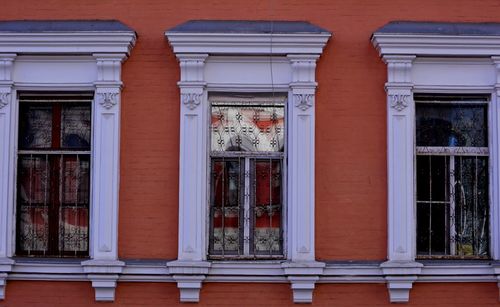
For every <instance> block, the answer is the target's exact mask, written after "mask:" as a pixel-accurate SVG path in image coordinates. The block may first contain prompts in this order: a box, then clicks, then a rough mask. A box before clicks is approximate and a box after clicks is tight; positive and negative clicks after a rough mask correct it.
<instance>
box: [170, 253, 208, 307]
mask: <svg viewBox="0 0 500 307" xmlns="http://www.w3.org/2000/svg"><path fill="white" fill-rule="evenodd" d="M167 267H168V268H169V272H170V274H172V277H173V278H174V279H175V281H176V282H177V288H178V289H179V292H180V295H179V299H180V302H181V303H197V302H199V301H200V290H201V286H202V282H203V281H204V280H205V278H206V275H207V274H208V270H209V269H210V262H207V261H183V260H176V261H171V262H168V263H167Z"/></svg>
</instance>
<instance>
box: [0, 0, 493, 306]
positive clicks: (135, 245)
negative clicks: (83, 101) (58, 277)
mask: <svg viewBox="0 0 500 307" xmlns="http://www.w3.org/2000/svg"><path fill="white" fill-rule="evenodd" d="M499 12H500V2H499V1H498V0H481V1H475V2H471V1H469V0H442V1H435V0H391V1H388V0H370V1H369V0H308V1H304V0H293V1H291V0H290V1H283V0H266V1H262V0H255V1H248V0H205V1H199V0H182V1H173V0H169V1H165V0H141V1H138V0H72V1H67V0H45V1H38V0H15V1H8V0H4V1H2V3H1V9H0V20H18V19H118V20H120V21H122V22H124V23H125V24H127V25H129V26H130V27H132V28H134V29H135V30H136V31H137V33H138V35H139V39H138V42H137V45H136V47H135V48H134V50H133V51H132V55H131V58H130V59H129V60H128V61H127V62H126V63H125V64H124V67H123V81H124V83H125V89H124V91H123V96H122V131H121V146H122V152H121V179H120V180H121V190H120V216H119V255H120V257H121V258H165V259H174V258H176V255H177V216H178V209H177V206H178V180H177V178H178V159H179V153H178V152H179V150H178V148H179V91H178V88H177V85H176V82H177V80H178V78H179V68H178V64H177V62H176V59H175V56H174V55H173V53H172V51H171V49H170V47H169V46H168V43H167V42H166V41H165V40H164V37H163V33H164V31H165V30H166V29H169V28H171V27H173V26H175V25H177V24H180V23H182V22H185V21H187V20H190V19H253V20H267V19H276V20H308V21H310V22H312V23H314V24H316V25H319V26H321V27H323V28H325V29H327V30H329V31H331V32H333V33H334V36H333V38H332V39H331V40H330V42H329V43H328V45H327V47H326V49H325V51H324V54H323V56H322V57H321V59H320V60H319V64H318V68H317V80H318V82H319V89H318V93H317V99H316V102H317V107H316V115H317V118H316V169H317V173H316V255H317V258H318V259H319V260H383V259H385V258H386V235H387V233H386V232H387V226H386V212H387V205H386V197H387V193H386V176H387V173H386V110H385V93H384V89H383V87H384V82H385V79H386V67H385V64H383V63H382V61H381V60H380V59H379V57H378V55H377V53H376V51H375V50H374V48H373V47H372V45H371V43H370V40H369V38H370V35H371V33H372V32H373V31H375V30H376V29H377V28H378V27H380V26H382V25H384V24H385V23H387V22H389V21H392V20H425V21H481V22H484V21H498V20H499V19H498V13H499ZM227 289H231V291H227ZM497 291H498V289H497V288H496V285H495V284H493V283H491V284H417V285H416V286H415V287H414V290H413V291H412V293H411V296H412V299H411V303H410V304H409V305H411V306H429V305H432V304H434V305H436V306H472V305H473V306H489V305H493V304H495V303H496V301H497V295H498V293H497ZM26 293H32V294H33V295H26ZM241 293H246V294H245V295H246V296H245V299H244V300H243V301H241V300H240V299H241ZM361 293H362V295H360V294H361ZM93 295H94V294H93V291H92V289H91V285H90V283H88V282H87V283H77V282H67V283H62V282H51V283H47V282H21V281H9V283H8V288H7V300H6V301H4V302H0V306H14V305H18V306H67V305H72V306H84V305H85V306H86V305H93V304H96V303H94V301H93ZM387 295H388V294H387V291H386V289H385V285H367V284H352V285H319V286H318V288H317V291H316V294H315V301H316V305H335V306H349V305H353V304H355V303H356V304H358V303H359V304H365V305H369V306H378V305H387V304H388V303H387V302H388V297H387ZM116 296H117V301H116V305H124V306H125V305H129V306H137V305H143V306H145V305H144V300H147V301H148V302H149V304H150V305H151V306H156V305H164V306H171V305H174V304H177V302H178V291H177V289H176V287H175V285H174V284H172V283H166V284H161V283H148V284H140V283H137V284H135V283H126V284H123V283H120V284H119V286H118V289H117V293H116ZM201 297H202V303H201V304H200V306H201V305H222V304H223V303H227V305H232V303H234V302H236V300H237V299H238V304H239V305H241V306H243V305H252V306H255V305H256V304H257V303H258V302H263V303H265V304H266V305H278V304H291V291H290V290H289V286H288V285H284V284H279V285H278V284H276V285H262V284H254V285H246V284H206V285H205V286H204V288H203V289H202V295H201ZM263 298H267V299H268V300H264V299H263ZM430 298H432V299H430ZM367 302H370V303H367ZM377 304H378V305H377ZM96 305H97V304H96Z"/></svg>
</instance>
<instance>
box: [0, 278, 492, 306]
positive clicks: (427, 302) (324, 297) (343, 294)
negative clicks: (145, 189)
mask: <svg viewBox="0 0 500 307" xmlns="http://www.w3.org/2000/svg"><path fill="white" fill-rule="evenodd" d="M7 291H8V292H7V299H6V300H5V301H3V302H0V306H1V307H4V306H5V307H10V306H30V307H41V306H46V307H63V306H64V307H65V306H72V307H83V306H108V305H109V306H144V307H146V306H177V305H181V306H186V304H180V303H178V295H179V293H178V291H177V288H176V286H175V284H173V283H119V284H118V288H117V289H116V301H115V302H114V303H113V304H107V303H96V302H95V301H94V299H93V289H92V287H91V285H90V283H88V282H50V283H48V282H35V281H10V282H9V284H8V286H7ZM27 294H29V295H27ZM291 296H292V292H291V291H290V289H289V286H288V285H286V284H238V283H236V284H234V283H233V284H225V283H220V284H219V283H217V284H216V283H208V284H205V285H204V287H203V289H202V290H201V301H200V303H199V304H196V305H192V306H199V307H204V306H242V307H243V306H249V307H250V306H297V305H294V304H293V303H292V297H291ZM497 305H498V288H497V286H496V285H495V284H494V283H487V284H482V283H471V284H463V283H452V284H427V283H419V284H416V285H414V287H413V290H412V292H411V300H410V303H408V304H407V305H405V306H409V307H410V306H421V307H424V306H437V307H447V306H449V307H452V306H453V307H458V306H464V307H470V306H474V307H480V306H497ZM188 306H189V304H188ZM312 306H336V307H342V306H370V307H374V306H394V304H390V303H389V298H388V293H387V290H386V287H385V285H383V284H334V285H332V284H320V285H317V286H316V290H315V295H314V303H313V304H312Z"/></svg>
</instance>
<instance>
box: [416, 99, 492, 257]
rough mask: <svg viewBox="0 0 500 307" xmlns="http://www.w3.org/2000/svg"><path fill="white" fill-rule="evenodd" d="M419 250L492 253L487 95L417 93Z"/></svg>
mask: <svg viewBox="0 0 500 307" xmlns="http://www.w3.org/2000/svg"><path fill="white" fill-rule="evenodd" d="M415 102H416V177H417V178H416V182H417V191H416V206H417V207H416V211H417V256H418V257H419V258H425V257H432V258H436V257H450V258H455V257H459V258H487V257H488V255H489V218H488V216H489V201H488V155H489V151H488V114H487V100H486V98H484V97H467V96H465V97H463V96H462V97H449V96H444V97H443V96H441V97H440V96H416V97H415Z"/></svg>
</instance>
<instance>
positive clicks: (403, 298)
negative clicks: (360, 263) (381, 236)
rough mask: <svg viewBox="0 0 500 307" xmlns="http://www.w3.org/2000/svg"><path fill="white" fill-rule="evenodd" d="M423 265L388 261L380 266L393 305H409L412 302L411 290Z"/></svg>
mask: <svg viewBox="0 0 500 307" xmlns="http://www.w3.org/2000/svg"><path fill="white" fill-rule="evenodd" d="M422 267H423V265H422V264H421V263H418V262H414V261H386V262H384V263H382V264H381V265H380V268H381V269H382V273H383V274H384V277H385V280H386V281H387V289H388V290H389V299H390V301H391V303H407V302H408V301H409V300H410V290H411V288H412V287H413V283H414V282H415V281H416V280H417V276H418V275H419V274H420V272H421V271H422Z"/></svg>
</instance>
